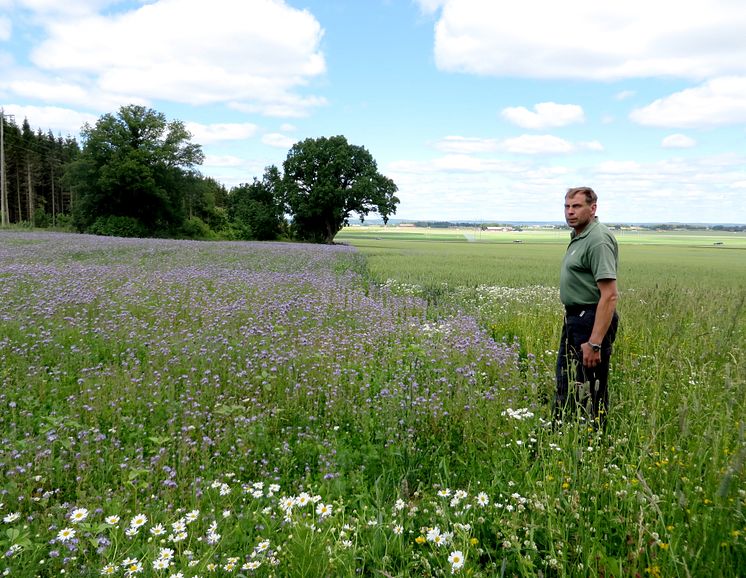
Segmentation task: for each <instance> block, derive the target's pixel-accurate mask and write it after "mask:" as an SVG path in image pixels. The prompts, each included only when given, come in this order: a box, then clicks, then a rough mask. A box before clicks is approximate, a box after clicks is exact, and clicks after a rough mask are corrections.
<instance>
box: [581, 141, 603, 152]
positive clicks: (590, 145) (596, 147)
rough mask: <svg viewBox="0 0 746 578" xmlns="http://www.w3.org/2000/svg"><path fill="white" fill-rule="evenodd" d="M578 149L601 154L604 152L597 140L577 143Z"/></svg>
mask: <svg viewBox="0 0 746 578" xmlns="http://www.w3.org/2000/svg"><path fill="white" fill-rule="evenodd" d="M578 148H580V149H583V150H587V151H593V152H601V151H603V150H604V145H602V144H601V143H600V142H598V141H597V140H590V141H584V142H579V143H578Z"/></svg>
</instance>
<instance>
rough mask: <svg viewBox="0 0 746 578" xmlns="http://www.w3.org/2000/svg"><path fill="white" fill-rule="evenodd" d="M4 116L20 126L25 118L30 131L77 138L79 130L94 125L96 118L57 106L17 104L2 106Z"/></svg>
mask: <svg viewBox="0 0 746 578" xmlns="http://www.w3.org/2000/svg"><path fill="white" fill-rule="evenodd" d="M3 109H4V110H5V114H12V115H14V116H15V118H16V124H17V125H18V126H21V124H23V119H24V118H27V119H28V121H29V124H30V125H31V128H32V130H34V132H36V131H37V130H38V129H41V131H42V132H47V131H48V130H51V131H52V132H53V133H54V134H58V133H59V134H61V135H63V136H67V135H71V136H73V137H76V138H77V137H78V135H79V134H80V129H81V128H82V127H83V125H84V124H85V123H89V124H90V125H91V126H93V125H94V124H96V121H97V120H98V117H97V116H95V115H93V114H88V113H84V112H78V111H75V110H70V109H69V108H61V107H59V106H23V105H19V104H6V105H3Z"/></svg>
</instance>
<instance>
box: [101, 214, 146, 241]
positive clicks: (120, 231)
mask: <svg viewBox="0 0 746 578" xmlns="http://www.w3.org/2000/svg"><path fill="white" fill-rule="evenodd" d="M88 232H89V233H91V234H93V235H104V236H106V237H145V236H147V230H146V229H145V227H144V226H143V224H142V223H141V222H140V221H139V220H138V219H136V218H134V217H124V216H121V215H107V216H102V217H98V218H97V219H96V220H95V221H94V222H93V223H92V224H91V226H90V227H88Z"/></svg>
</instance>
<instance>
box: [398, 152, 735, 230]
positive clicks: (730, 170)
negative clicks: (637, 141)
mask: <svg viewBox="0 0 746 578" xmlns="http://www.w3.org/2000/svg"><path fill="white" fill-rule="evenodd" d="M744 167H746V157H744V156H743V155H728V156H720V157H709V158H702V159H686V160H670V159H669V160H662V161H656V162H638V161H634V160H614V161H601V162H599V163H597V164H595V165H592V164H591V165H587V166H585V167H583V168H582V169H579V168H573V167H571V166H569V165H566V166H562V165H549V164H547V162H546V161H545V160H544V159H542V158H541V157H537V156H532V157H526V160H525V161H521V162H508V161H504V160H503V161H501V160H499V159H474V158H471V159H468V158H467V155H451V156H448V157H441V158H437V159H432V160H430V161H404V160H402V161H398V162H393V163H389V164H388V165H387V167H386V172H387V174H388V175H389V176H391V178H393V179H394V181H395V182H396V183H397V185H398V186H399V192H398V193H397V196H398V197H399V198H400V199H401V204H400V206H399V209H398V210H397V217H403V218H420V219H423V218H429V219H442V220H454V219H469V220H516V221H530V220H539V221H561V220H562V206H561V203H562V195H563V193H564V191H565V190H566V189H567V188H568V187H569V186H575V185H577V184H591V186H593V187H594V189H595V190H596V192H598V194H599V214H600V216H601V219H602V220H605V221H607V222H627V223H630V222H648V223H649V222H676V221H678V222H695V221H697V222H713V223H717V222H722V216H723V214H726V215H728V218H729V220H730V221H732V222H736V223H738V222H744V221H743V219H744V218H746V214H745V213H744V208H743V201H742V197H743V190H744V188H746V169H745V168H744ZM465 169H470V170H465ZM444 173H445V174H447V178H444V176H443V175H444ZM704 196H708V198H711V197H713V196H715V198H717V199H718V203H711V204H710V205H708V206H707V207H701V206H700V205H701V204H700V205H698V207H699V208H698V209H697V211H698V212H697V213H695V214H692V212H691V207H690V205H689V204H688V203H686V202H680V201H682V200H683V199H690V198H691V199H697V198H702V197H704ZM516 201H517V202H516ZM477 208H478V209H477ZM723 211H726V212H725V213H724V212H723Z"/></svg>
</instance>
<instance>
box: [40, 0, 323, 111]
mask: <svg viewBox="0 0 746 578" xmlns="http://www.w3.org/2000/svg"><path fill="white" fill-rule="evenodd" d="M55 2H56V0H55ZM107 3H108V2H106V1H104V0H100V1H93V0H91V1H89V2H85V1H78V2H75V1H73V2H71V3H68V2H56V3H53V4H54V6H57V4H59V5H60V6H62V5H65V6H67V5H68V4H70V6H69V7H68V8H67V9H64V10H63V9H62V8H58V9H51V8H50V9H51V10H53V12H54V13H55V17H54V18H45V14H44V10H46V9H47V8H49V6H52V4H50V3H49V2H48V1H47V0H37V1H34V2H30V1H27V2H26V6H27V8H29V9H32V10H37V11H38V12H37V17H38V18H39V19H40V20H41V22H43V23H44V24H43V26H44V29H43V35H44V40H43V41H42V42H40V43H39V44H37V45H36V47H35V48H34V50H33V51H32V52H31V54H30V59H31V60H32V62H33V63H34V64H35V65H36V66H37V67H38V68H39V69H41V70H43V71H45V72H46V73H47V74H48V75H49V77H48V79H47V80H46V82H47V84H49V85H52V84H55V83H59V82H60V81H55V80H49V78H51V79H63V80H62V81H61V82H63V83H67V84H70V85H77V86H78V87H80V89H81V90H84V91H86V92H87V93H88V94H89V98H90V99H91V100H93V99H94V98H95V94H96V93H106V94H113V95H126V94H132V93H134V94H137V95H140V96H141V97H142V98H143V99H148V100H151V101H152V100H168V101H172V102H181V103H185V104H194V105H204V104H213V103H221V104H225V103H230V104H231V105H233V106H234V108H240V107H246V108H251V109H252V110H254V111H256V112H259V113H262V114H268V115H277V116H284V115H286V116H303V115H305V114H308V112H309V110H311V109H313V108H314V107H317V106H320V105H323V104H324V103H325V102H326V101H325V100H324V99H323V98H322V97H319V96H315V95H306V94H303V92H304V90H305V89H306V88H307V86H308V85H309V83H310V82H312V81H313V79H315V78H318V77H319V76H321V75H323V74H324V73H325V70H326V65H325V60H324V56H323V54H322V52H321V49H320V43H321V39H322V37H323V30H322V28H321V25H320V24H319V22H318V21H317V20H316V19H315V18H314V16H313V15H311V14H310V13H309V12H308V11H306V10H298V9H295V8H292V7H290V6H288V5H287V4H286V3H285V2H284V1H283V0H252V1H251V2H233V1H232V0H214V1H213V2H212V3H211V4H210V7H209V9H207V8H205V4H204V2H201V1H200V0H156V1H154V2H151V3H146V4H143V5H141V6H139V7H136V8H135V9H131V10H129V11H125V12H122V11H119V12H117V11H116V10H115V9H116V6H113V7H112V8H111V9H110V10H109V11H107V12H105V13H104V12H97V10H100V9H101V8H102V6H105V5H106V4H107ZM48 4H49V6H47V5H48ZM117 5H118V4H117ZM73 13H74V14H73ZM73 16H74V17H73ZM39 82H44V79H40V80H39ZM40 88H41V89H42V91H44V87H40ZM48 90H50V91H51V90H53V87H51V86H50V87H48Z"/></svg>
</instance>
